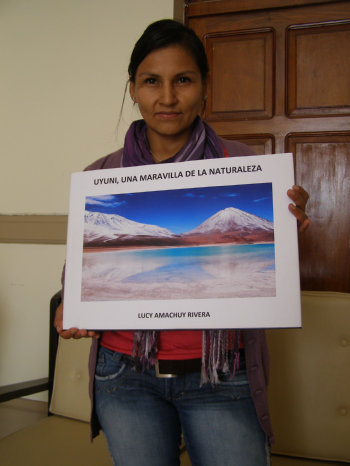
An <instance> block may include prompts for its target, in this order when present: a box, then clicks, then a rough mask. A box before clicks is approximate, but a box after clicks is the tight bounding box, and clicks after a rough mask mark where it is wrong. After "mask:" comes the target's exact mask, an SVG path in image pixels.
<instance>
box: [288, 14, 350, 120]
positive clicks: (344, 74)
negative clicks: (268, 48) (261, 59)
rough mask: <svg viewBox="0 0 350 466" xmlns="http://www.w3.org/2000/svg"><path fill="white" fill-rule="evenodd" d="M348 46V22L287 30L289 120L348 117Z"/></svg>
mask: <svg viewBox="0 0 350 466" xmlns="http://www.w3.org/2000/svg"><path fill="white" fill-rule="evenodd" d="M349 44H350V20H349V21H338V22H327V23H316V24H307V25H304V24H303V25H297V26H291V27H289V28H288V30H287V67H288V73H287V114H288V115H289V116H290V117H312V116H327V115H335V116H338V115H350V51H349ZM325 57H327V59H325Z"/></svg>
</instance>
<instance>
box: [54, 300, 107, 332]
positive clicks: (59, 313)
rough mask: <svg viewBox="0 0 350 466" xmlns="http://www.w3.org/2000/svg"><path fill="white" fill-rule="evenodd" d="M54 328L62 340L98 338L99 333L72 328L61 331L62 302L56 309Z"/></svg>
mask: <svg viewBox="0 0 350 466" xmlns="http://www.w3.org/2000/svg"><path fill="white" fill-rule="evenodd" d="M53 325H54V327H55V328H56V330H57V333H58V334H59V335H60V336H61V337H62V338H64V339H69V338H74V339H76V340H78V339H79V338H87V337H91V338H100V332H96V331H95V330H85V329H78V328H76V327H72V328H69V329H66V330H63V302H62V303H61V304H60V305H59V306H58V307H57V309H56V314H55V320H54V324H53Z"/></svg>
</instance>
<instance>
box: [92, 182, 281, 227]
mask: <svg viewBox="0 0 350 466" xmlns="http://www.w3.org/2000/svg"><path fill="white" fill-rule="evenodd" d="M227 207H235V208H237V209H241V210H244V211H246V212H249V213H251V214H254V215H257V216H258V217H262V218H265V219H267V220H270V221H272V222H273V207H272V184H271V183H259V184H249V185H238V186H237V185H236V186H211V187H205V188H190V189H174V190H169V191H150V192H144V193H129V194H112V195H104V196H91V197H87V198H86V210H88V211H92V212H103V213H107V214H118V215H121V216H122V217H126V218H128V219H129V220H134V221H135V222H140V223H148V224H150V225H159V226H161V227H164V228H168V229H169V230H171V231H172V232H173V233H184V232H186V231H189V230H192V229H193V228H196V227H197V226H198V225H200V224H201V223H202V222H204V221H205V220H206V219H207V218H209V217H210V216H211V215H214V214H215V213H216V212H218V211H219V210H222V209H226V208H227Z"/></svg>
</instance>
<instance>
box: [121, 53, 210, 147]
mask: <svg viewBox="0 0 350 466" xmlns="http://www.w3.org/2000/svg"><path fill="white" fill-rule="evenodd" d="M204 93H205V85H204V83H203V80H202V76H201V73H200V70H199V68H198V65H197V64H196V62H195V60H194V59H193V58H192V56H191V55H190V54H189V53H188V52H187V50H186V49H185V48H183V47H181V46H178V45H174V46H169V47H166V48H163V49H159V50H155V51H154V52H151V53H150V54H149V55H147V56H146V58H145V59H144V60H143V61H142V62H141V63H140V65H139V66H138V68H137V71H136V76H135V81H134V82H131V83H130V95H131V98H132V99H133V100H134V101H135V102H137V103H138V105H139V109H140V112H141V115H142V116H143V118H144V120H145V122H146V124H147V135H148V139H149V142H150V145H151V148H152V142H156V140H157V139H158V138H160V139H164V138H177V139H178V141H179V142H180V141H181V143H182V145H184V144H185V143H186V141H187V139H188V138H189V136H190V134H191V131H192V124H193V122H194V120H195V118H196V116H197V115H198V114H200V112H201V110H202V105H203V98H204Z"/></svg>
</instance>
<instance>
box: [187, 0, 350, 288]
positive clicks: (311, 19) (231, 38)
mask: <svg viewBox="0 0 350 466" xmlns="http://www.w3.org/2000/svg"><path fill="white" fill-rule="evenodd" d="M186 11H187V22H188V24H189V26H191V27H192V28H193V29H194V30H195V31H196V32H197V34H198V35H199V37H201V38H202V40H203V43H204V44H205V46H206V47H207V50H208V57H209V60H210V64H211V66H212V68H214V69H213V70H212V75H211V80H212V82H211V87H210V92H209V98H208V100H209V102H210V105H208V109H207V118H208V120H210V124H211V126H212V127H213V128H214V129H215V130H216V132H217V133H218V134H220V135H223V136H225V137H227V138H230V139H237V140H240V141H243V142H246V143H248V144H249V145H250V146H251V147H254V150H255V152H257V153H267V152H276V153H281V152H285V151H288V152H289V151H291V152H293V153H294V156H295V163H296V181H297V183H299V184H302V185H304V186H305V188H306V189H307V190H309V192H310V199H311V200H310V202H309V206H308V213H309V215H310V217H311V220H312V226H311V228H310V229H309V231H308V232H307V233H305V234H304V235H303V236H301V237H300V253H301V255H300V270H301V285H302V289H307V290H311V289H313V290H330V291H332V290H334V291H343V292H350V275H349V273H350V272H349V270H350V267H349V263H350V261H349V259H350V257H349V254H350V243H349V238H350V222H349V208H348V207H347V203H346V201H347V199H349V198H350V186H349V180H348V173H349V167H350V154H349V129H350V53H349V50H350V1H319V2H317V3H315V2H313V1H310V0H304V1H294V0H289V1H287V0H286V1H278V2H274V1H273V0H271V1H269V0H247V1H243V0H242V1H241V0H217V1H215V2H214V1H210V0H209V1H196V2H195V3H192V4H189V5H188V6H187V9H186ZM254 31H255V32H256V33H257V34H260V38H259V39H260V42H259V40H258V39H256V40H255V38H257V37H258V35H257V34H256V35H255V33H254ZM258 31H260V32H258ZM250 37H251V38H253V40H252V42H251V44H249V46H247V41H248V40H249V39H248V38H250ZM270 37H273V39H269V38H270ZM262 43H264V46H262ZM263 50H264V52H263ZM263 54H264V56H263ZM265 54H266V55H265ZM237 68H239V69H238V70H237ZM267 68H269V70H268V69H267ZM271 102H272V103H271ZM261 135H263V137H262V138H261ZM270 149H271V150H270Z"/></svg>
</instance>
